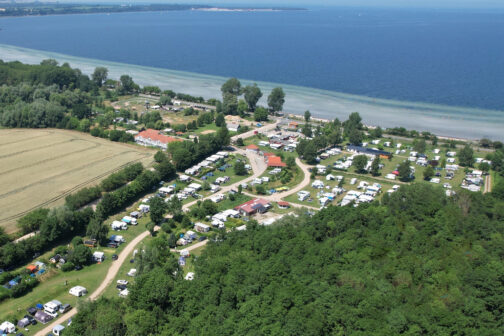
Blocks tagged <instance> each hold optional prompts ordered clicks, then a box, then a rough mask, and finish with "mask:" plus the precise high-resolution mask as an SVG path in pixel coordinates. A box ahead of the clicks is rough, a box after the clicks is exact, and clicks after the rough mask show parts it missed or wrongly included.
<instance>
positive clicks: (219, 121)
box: [215, 113, 226, 127]
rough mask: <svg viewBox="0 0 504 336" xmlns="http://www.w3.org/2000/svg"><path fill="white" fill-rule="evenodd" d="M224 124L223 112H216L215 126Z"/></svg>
mask: <svg viewBox="0 0 504 336" xmlns="http://www.w3.org/2000/svg"><path fill="white" fill-rule="evenodd" d="M225 125H226V119H225V118H224V114H223V113H217V117H215V126H217V127H222V126H225Z"/></svg>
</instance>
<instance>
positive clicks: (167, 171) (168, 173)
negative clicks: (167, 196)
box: [154, 159, 176, 181]
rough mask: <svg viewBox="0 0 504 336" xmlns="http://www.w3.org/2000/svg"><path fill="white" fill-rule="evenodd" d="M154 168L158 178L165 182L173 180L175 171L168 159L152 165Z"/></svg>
mask: <svg viewBox="0 0 504 336" xmlns="http://www.w3.org/2000/svg"><path fill="white" fill-rule="evenodd" d="M154 168H155V169H156V171H157V172H158V173H159V177H160V178H161V179H163V180H165V181H167V180H171V179H173V178H174V177H175V175H176V169H175V167H174V166H173V165H172V163H171V162H170V161H169V160H168V159H166V160H163V161H161V162H160V163H158V164H156V165H154Z"/></svg>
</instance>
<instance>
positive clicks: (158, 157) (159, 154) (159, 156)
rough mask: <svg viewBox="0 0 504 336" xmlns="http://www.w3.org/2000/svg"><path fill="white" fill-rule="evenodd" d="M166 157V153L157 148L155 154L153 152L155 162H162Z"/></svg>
mask: <svg viewBox="0 0 504 336" xmlns="http://www.w3.org/2000/svg"><path fill="white" fill-rule="evenodd" d="M166 159H167V158H166V154H165V153H163V151H161V150H158V151H157V152H156V154H154V161H156V162H157V163H160V162H163V161H164V160H166Z"/></svg>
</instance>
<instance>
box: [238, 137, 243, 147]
mask: <svg viewBox="0 0 504 336" xmlns="http://www.w3.org/2000/svg"><path fill="white" fill-rule="evenodd" d="M244 145H245V144H244V143H243V139H242V138H238V139H236V146H240V147H241V146H244Z"/></svg>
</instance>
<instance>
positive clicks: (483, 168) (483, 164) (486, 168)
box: [479, 162, 490, 173]
mask: <svg viewBox="0 0 504 336" xmlns="http://www.w3.org/2000/svg"><path fill="white" fill-rule="evenodd" d="M479 169H480V170H481V171H482V172H484V173H488V172H489V171H490V164H489V163H488V162H481V163H480V164H479Z"/></svg>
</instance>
